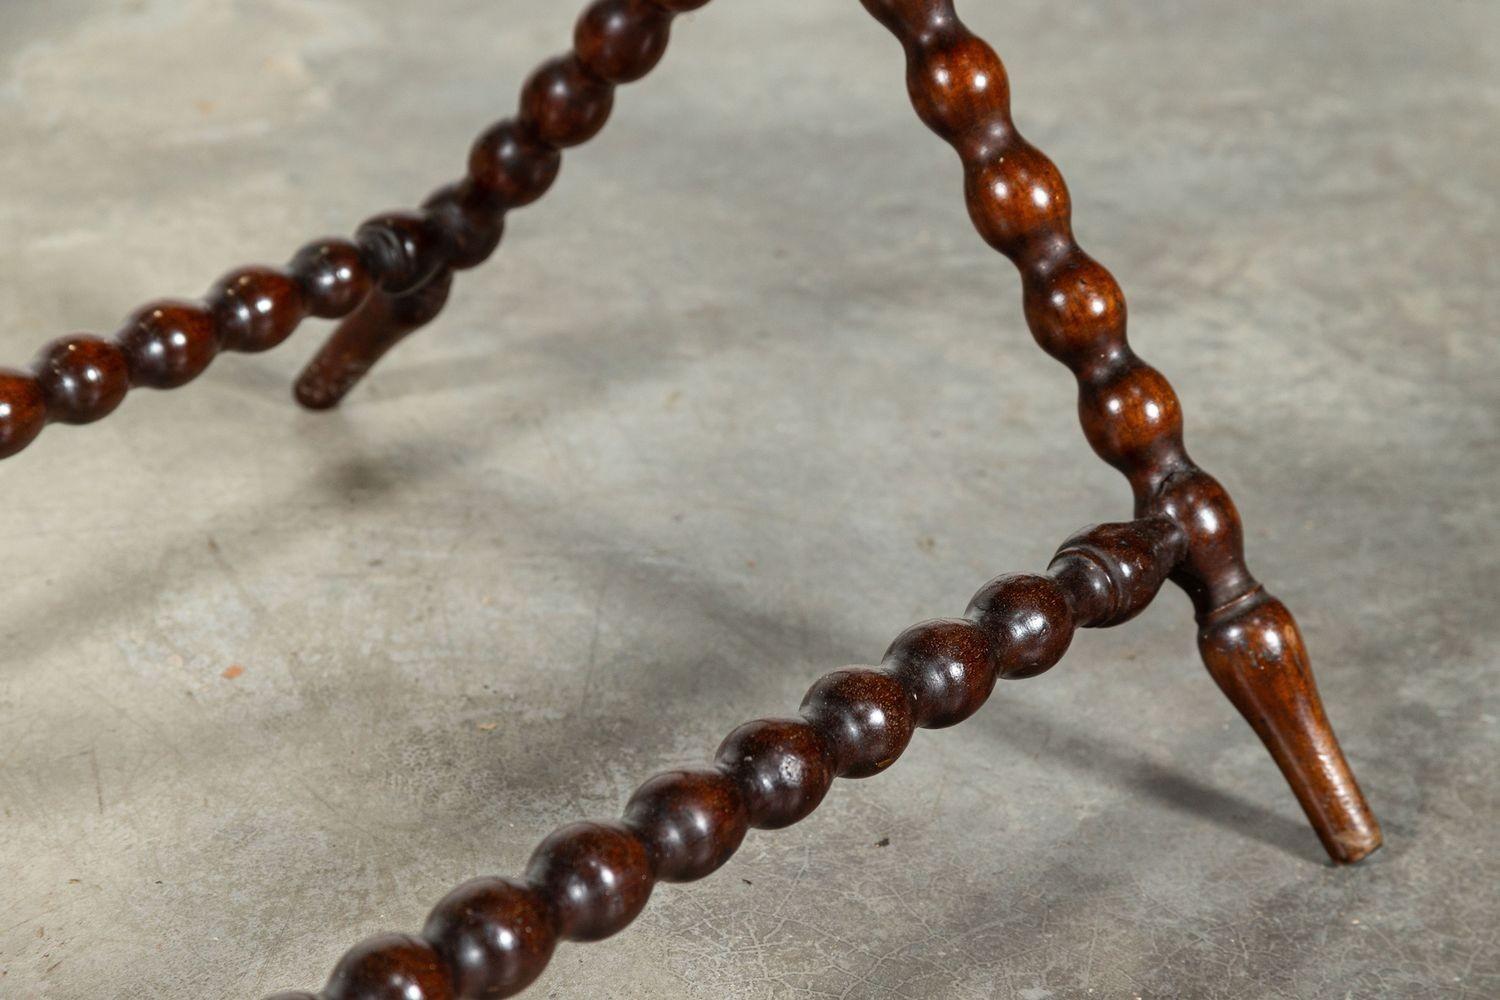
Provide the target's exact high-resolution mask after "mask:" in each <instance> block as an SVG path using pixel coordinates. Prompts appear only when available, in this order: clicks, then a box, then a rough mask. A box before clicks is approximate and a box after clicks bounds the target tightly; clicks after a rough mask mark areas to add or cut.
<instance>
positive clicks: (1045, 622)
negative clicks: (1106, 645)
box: [964, 573, 1074, 680]
mask: <svg viewBox="0 0 1500 1000" xmlns="http://www.w3.org/2000/svg"><path fill="white" fill-rule="evenodd" d="M964 616H965V617H966V618H968V619H970V620H971V621H973V622H975V623H976V624H978V626H979V627H980V628H982V629H983V630H984V631H985V632H986V633H988V634H989V636H990V640H991V642H993V643H994V650H995V654H994V655H995V663H996V668H997V670H998V672H999V675H1000V676H1001V677H1004V678H1006V679H1007V680H1018V679H1020V678H1023V677H1035V676H1036V675H1037V674H1040V673H1042V672H1044V671H1047V670H1050V669H1052V667H1053V666H1055V665H1056V663H1057V661H1058V660H1060V659H1062V655H1063V653H1065V652H1067V650H1068V644H1069V643H1071V642H1072V641H1073V629H1074V623H1073V614H1072V610H1071V609H1070V608H1069V607H1068V599H1067V596H1066V595H1065V594H1064V593H1063V591H1062V588H1060V587H1059V586H1058V585H1057V583H1056V581H1054V580H1050V579H1048V578H1047V577H1045V576H1033V575H1031V574H1028V573H1012V574H1008V575H1006V576H999V577H996V578H995V579H993V580H991V581H990V582H989V583H987V584H985V585H984V586H983V587H982V588H980V590H979V593H977V594H975V595H974V599H973V600H972V601H970V602H969V609H968V611H966V612H965V613H964Z"/></svg>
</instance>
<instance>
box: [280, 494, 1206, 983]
mask: <svg viewBox="0 0 1500 1000" xmlns="http://www.w3.org/2000/svg"><path fill="white" fill-rule="evenodd" d="M1185 553H1186V538H1185V536H1184V534H1183V533H1182V531H1181V530H1180V529H1179V528H1178V527H1177V525H1176V524H1175V523H1174V522H1173V521H1171V520H1169V519H1167V518H1163V517H1149V518H1144V519H1141V520H1139V521H1134V522H1130V523H1127V524H1106V525H1098V526H1095V527H1093V528H1088V529H1085V530H1083V531H1080V532H1079V533H1077V534H1076V535H1074V536H1073V537H1071V538H1070V539H1068V541H1067V542H1066V543H1064V545H1063V547H1062V548H1061V549H1059V550H1058V553H1057V556H1056V557H1055V558H1054V559H1053V560H1052V563H1051V566H1050V567H1049V569H1048V571H1047V573H1046V574H1045V575H1040V576H1034V575H1026V574H1009V575H1006V576H1000V577H997V578H995V579H994V580H991V581H990V582H989V583H987V584H986V585H985V586H984V587H982V588H980V590H979V592H978V593H976V594H975V595H974V598H973V600H972V601H970V602H969V609H968V611H967V612H966V613H965V615H964V617H962V618H953V619H939V620H935V621H927V622H922V623H921V624H919V625H914V626H912V627H911V628H909V629H907V630H906V631H905V632H903V633H901V635H899V636H898V637H897V638H896V640H895V641H894V642H892V643H891V645H890V647H889V648H888V649H887V651H886V653H885V656H884V657H883V658H882V660H881V662H880V664H879V665H878V666H852V667H845V668H843V669H840V670H835V671H833V672H832V673H829V674H827V675H825V676H823V677H822V678H820V679H819V680H817V681H815V682H814V683H813V685H812V687H811V688H809V690H808V692H807V695H806V697H804V698H803V699H802V705H801V707H800V709H799V710H798V713H797V715H796V716H791V717H786V718H770V719H758V720H756V721H754V722H747V723H745V724H744V725H742V726H740V727H739V728H737V729H735V730H734V731H733V732H731V733H730V734H729V735H728V736H727V737H726V738H725V739H724V742H723V743H721V744H720V745H719V749H718V752H717V753H715V754H714V756H713V762H712V764H711V765H708V766H705V767H702V768H696V769H691V770H682V771H668V772H666V773H663V774H658V775H656V776H655V777H653V778H650V779H649V780H647V781H646V782H645V783H644V784H643V785H641V786H640V787H639V788H638V789H636V791H635V793H634V794H633V795H631V797H630V799H629V801H628V802H626V804H625V808H624V811H623V815H622V816H621V818H620V819H619V820H611V821H607V822H580V823H572V824H570V825H568V826H564V827H562V828H561V829H559V830H557V831H555V832H554V833H552V834H551V835H550V836H548V837H547V838H546V839H545V840H543V841H542V843H541V844H539V845H538V846H537V848H536V850H535V851H534V852H533V853H532V855H531V860H530V861H529V862H528V863H527V865H526V870H525V873H524V875H523V876H522V877H520V878H502V877H498V876H490V877H485V878H479V879H474V880H471V881H469V882H466V883H464V884H463V885H460V886H459V887H458V888H456V889H454V890H453V891H452V892H451V893H449V894H448V895H447V896H445V897H444V898H443V899H442V900H441V901H440V902H439V903H438V904H437V906H436V907H435V908H434V909H433V911H432V913H431V915H430V916H428V918H427V922H426V924H425V926H424V928H423V931H422V936H421V937H420V938H413V937H409V936H406V935H402V934H385V935H380V936H377V937H374V938H370V939H368V940H366V941H362V942H360V943H359V944H357V945H355V947H354V948H353V949H351V950H350V952H349V953H348V954H347V955H345V956H344V957H343V958H342V959H341V960H340V961H339V963H338V965H337V966H336V968H335V970H334V972H333V975H332V977H331V978H330V979H329V981H328V983H327V985H326V986H325V987H324V989H323V991H322V992H321V993H320V994H316V996H317V997H319V998H321V1000H454V998H465V1000H481V998H483V1000H492V998H499V997H509V996H514V995H515V994H517V993H519V992H521V991H522V990H524V989H525V988H526V987H527V986H529V985H530V984H531V983H533V982H535V981H536V979H537V977H538V976H540V975H541V973H542V970H543V969H544V968H545V967H546V965H547V963H548V961H549V960H550V959H551V957H552V955H553V952H554V950H555V949H556V947H557V944H558V943H559V942H561V941H598V940H601V939H603V938H607V937H610V936H611V935H613V934H617V933H619V932H620V931H621V930H623V929H624V928H625V927H626V926H627V925H628V924H629V923H630V922H631V921H632V920H634V919H635V918H636V917H637V916H638V915H639V914H640V912H641V911H642V910H643V909H644V908H645V906H646V904H647V902H648V901H649V900H650V898H651V892H652V889H653V887H654V886H655V885H656V883H658V882H688V881H693V880H695V879H700V878H704V877H706V876H708V875H711V874H712V873H713V872H715V871H717V870H718V869H719V868H720V867H721V866H722V865H723V864H724V863H725V862H726V861H728V860H729V858H730V857H731V856H732V855H733V854H734V852H735V851H736V850H737V849H738V848H739V847H740V845H741V843H742V842H743V841H744V839H745V837H746V835H747V834H748V833H749V831H750V830H752V829H761V830H773V829H780V828H783V827H786V826H790V825H792V824H793V823H796V822H797V821H799V820H801V819H805V818H806V817H807V816H808V815H809V814H811V813H812V811H813V810H814V809H816V808H817V806H818V804H819V803H820V802H822V801H823V798H824V796H826V795H827V794H828V792H829V790H830V788H831V787H832V785H833V780H834V778H836V777H841V778H868V777H871V776H873V775H876V774H879V773H880V772H882V771H884V770H885V769H887V768H889V767H891V766H892V765H893V764H895V763H896V761H897V759H898V758H900V756H901V754H902V752H903V751H904V750H905V749H906V748H907V746H908V745H909V744H910V742H911V740H912V738H913V736H914V735H915V733H916V730H918V729H941V728H944V727H947V726H952V725H955V724H957V723H959V722H962V721H963V720H964V719H966V718H968V717H969V716H971V715H973V714H974V713H975V712H977V711H978V710H979V709H980V708H981V707H982V706H983V705H984V703H985V701H986V700H987V699H988V698H989V696H990V694H991V692H992V691H993V690H994V687H995V684H996V681H998V680H999V679H1001V678H1020V677H1031V676H1035V675H1036V674H1039V673H1041V672H1043V671H1045V670H1048V669H1050V668H1051V667H1052V666H1053V665H1055V664H1056V663H1057V661H1058V660H1059V659H1061V658H1062V655H1063V654H1064V653H1065V652H1066V651H1067V648H1068V645H1069V643H1070V642H1071V641H1072V639H1073V634H1074V632H1075V631H1076V630H1077V629H1080V628H1097V627H1103V626H1106V625H1111V624H1116V623H1118V622H1119V621H1122V620H1123V619H1124V618H1125V617H1128V613H1127V612H1128V609H1138V608H1141V607H1144V606H1145V605H1146V604H1147V603H1148V602H1149V601H1150V600H1151V597H1152V595H1154V594H1155V593H1156V592H1157V591H1158V590H1159V589H1160V587H1161V585H1162V583H1163V582H1165V580H1166V579H1167V576H1168V574H1169V573H1171V572H1172V569H1173V568H1174V567H1175V566H1177V565H1178V564H1179V562H1180V560H1181V559H1182V558H1183V556H1184V555H1185ZM314 996H315V995H314V994H310V993H308V994H299V993H290V994H278V997H280V998H281V1000H290V998H312V997H314ZM272 1000H276V998H272Z"/></svg>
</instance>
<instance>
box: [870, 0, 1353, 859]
mask: <svg viewBox="0 0 1500 1000" xmlns="http://www.w3.org/2000/svg"><path fill="white" fill-rule="evenodd" d="M861 2H862V3H863V4H864V6H865V8H866V9H867V10H868V11H869V12H870V13H871V14H872V15H873V16H874V17H875V18H876V20H878V21H879V22H880V23H881V24H883V25H885V27H887V28H888V29H890V31H891V33H892V34H894V35H895V36H896V38H897V40H898V41H900V43H901V46H902V48H903V49H904V50H905V53H906V86H907V91H908V93H909V94H910V96H911V101H912V106H913V107H914V108H915V109H916V112H917V115H918V116H919V117H920V118H921V119H922V121H923V122H924V123H925V124H926V125H927V126H928V127H929V128H930V129H932V130H933V131H934V132H936V133H937V134H938V135H939V136H941V137H942V138H943V139H944V140H946V141H947V142H948V143H949V144H950V145H952V146H953V148H954V150H955V152H957V153H958V156H959V159H960V160H961V161H962V163H963V168H964V194H965V197H966V200H967V202H968V208H969V216H970V218H971V219H972V220H973V222H974V225H975V227H976V228H977V229H978V230H979V233H980V235H981V236H983V237H984V239H985V241H986V242H988V243H989V244H990V245H991V246H992V247H994V248H995V249H996V250H998V251H1000V252H1001V253H1003V254H1004V255H1005V256H1007V257H1009V258H1010V260H1011V261H1012V262H1013V263H1014V264H1015V265H1016V267H1017V268H1018V269H1019V270H1020V272H1021V282H1022V289H1023V291H1024V294H1025V306H1026V320H1027V323H1028V324H1029V325H1030V327H1031V331H1032V334H1033V335H1034V336H1035V337H1036V340H1037V343H1039V344H1040V345H1041V347H1042V348H1043V350H1045V351H1046V352H1047V353H1048V354H1051V355H1052V356H1053V357H1054V358H1056V359H1057V360H1059V361H1061V362H1062V363H1063V364H1065V365H1067V366H1068V368H1069V369H1070V370H1071V371H1072V372H1073V375H1074V377H1075V378H1077V380H1078V414H1079V418H1080V420H1081V421H1082V423H1083V431H1084V435H1085V436H1086V437H1087V438H1088V441H1089V444H1090V445H1092V446H1093V448H1094V451H1095V452H1097V453H1098V455H1099V457H1101V458H1103V459H1104V460H1105V461H1106V462H1108V463H1109V464H1111V465H1113V466H1114V467H1115V468H1117V469H1119V470H1120V471H1121V472H1122V473H1124V474H1125V477H1126V478H1127V479H1128V480H1129V481H1130V485H1131V488H1132V491H1133V492H1134V494H1135V506H1136V515H1137V517H1147V516H1151V515H1158V516H1163V517H1165V518H1167V519H1169V520H1170V521H1171V522H1173V523H1174V524H1176V525H1177V526H1178V527H1179V528H1180V529H1181V530H1182V532H1183V533H1184V537H1185V539H1186V545H1187V551H1186V555H1185V556H1184V558H1183V561H1182V563H1181V564H1180V565H1179V566H1178V567H1177V569H1176V570H1175V571H1174V572H1173V575H1172V579H1173V580H1174V581H1175V582H1176V583H1177V584H1178V585H1180V586H1181V587H1182V588H1183V589H1184V590H1186V591H1187V592H1188V594H1189V596H1190V597H1191V598H1192V599H1193V604H1194V606H1195V607H1196V608H1197V612H1198V616H1199V621H1200V623H1201V624H1202V634H1201V638H1200V647H1201V649H1202V651H1203V656H1204V660H1205V661H1206V662H1207V663H1208V667H1209V671H1210V672H1211V673H1212V674H1213V676H1214V678H1215V679H1216V680H1217V681H1218V682H1219V685H1220V687H1222V688H1223V689H1224V691H1225V693H1226V694H1228V695H1229V697H1230V699H1231V700H1232V701H1233V702H1234V703H1235V705H1236V706H1237V707H1238V708H1239V709H1240V711H1241V712H1242V713H1244V715H1245V717H1246V718H1247V719H1249V720H1250V723H1251V725H1252V726H1254V727H1255V729H1256V731H1257V732H1258V733H1260V735H1261V738H1262V739H1263V740H1265V743H1266V746H1267V747H1269V748H1270V750H1271V753H1272V755H1273V756H1274V757H1275V758H1276V762H1277V763H1278V764H1280V765H1281V769H1282V772H1283V773H1284V774H1285V775H1286V777H1287V780H1288V781H1290V782H1291V785H1292V790H1293V792H1295V793H1296V795H1297V798H1298V800H1299V801H1300V802H1301V803H1302V806H1303V808H1304V809H1305V810H1306V811H1307V815H1308V818H1309V819H1310V820H1311V821H1312V824H1313V827H1314V828H1315V829H1316V830H1317V833H1318V836H1319V838H1320V839H1321V840H1322V841H1323V845H1324V846H1325V847H1326V848H1327V849H1328V853H1329V855H1330V856H1332V857H1333V859H1334V860H1335V861H1339V862H1351V861H1358V860H1359V859H1360V858H1363V857H1364V856H1366V855H1367V854H1369V853H1370V852H1371V851H1373V850H1374V849H1375V848H1376V847H1378V846H1380V828H1379V827H1378V826H1377V825H1376V823H1375V819H1374V817H1373V816H1372V815H1371V814H1370V811H1369V808H1368V806H1366V805H1365V801H1364V797H1363V796H1362V795H1361V794H1360V791H1359V786H1358V785H1357V784H1355V781H1354V776H1353V775H1352V774H1351V773H1350V771H1349V766H1348V764H1347V763H1345V761H1344V757H1343V754H1342V753H1341V752H1340V751H1339V746H1338V742H1337V740H1335V739H1334V736H1333V731H1332V729H1330V728H1329V726H1328V720H1327V719H1326V718H1325V717H1324V715H1323V708H1322V705H1321V704H1320V703H1319V701H1318V694H1317V690H1316V688H1315V687H1314V686H1313V683H1312V675H1311V673H1309V671H1308V667H1307V654H1306V652H1305V650H1304V649H1303V647H1302V639H1301V637H1300V636H1299V635H1298V634H1297V631H1296V626H1295V625H1294V624H1293V622H1292V618H1291V615H1290V613H1288V612H1287V610H1286V609H1285V608H1284V607H1283V606H1282V605H1281V603H1280V602H1278V601H1276V600H1275V599H1274V598H1271V597H1269V596H1268V595H1266V594H1265V592H1264V591H1263V590H1262V589H1261V587H1260V585H1259V584H1258V583H1257V582H1256V580H1255V578H1254V577H1253V576H1251V575H1250V571H1249V570H1248V569H1247V568H1246V566H1245V559H1244V554H1243V545H1242V540H1241V531H1240V519H1239V514H1238V513H1237V512H1236V511H1235V508H1234V502H1233V501H1232V500H1230V498H1229V494H1228V492H1226V491H1225V489H1224V488H1223V487H1222V486H1221V485H1219V483H1218V482H1217V481H1216V480H1215V479H1214V478H1213V477H1212V476H1210V475H1209V474H1208V473H1207V472H1205V471H1204V470H1203V469H1202V468H1200V467H1199V466H1198V465H1197V464H1196V463H1195V462H1193V460H1192V459H1191V458H1189V457H1188V453H1187V450H1186V448H1184V447H1183V443H1182V408H1181V405H1180V404H1179V402H1178V399H1177V395H1176V393H1174V392H1173V391H1172V387H1171V385H1170V384H1168V382H1167V380H1166V378H1165V377H1164V376H1163V375H1162V374H1161V372H1159V371H1157V370H1156V369H1155V368H1153V367H1151V366H1150V365H1148V364H1147V363H1146V362H1145V361H1144V360H1142V359H1141V358H1140V357H1139V356H1138V355H1137V354H1136V353H1135V352H1134V351H1132V350H1131V348H1130V345H1129V343H1128V342H1127V340H1126V337H1125V319H1126V311H1125V296H1124V294H1123V293H1122V292H1121V291H1120V286H1119V285H1118V284H1117V283H1116V282H1115V279H1114V277H1113V276H1112V275H1111V274H1110V273H1109V271H1107V270H1106V269H1105V268H1104V266H1103V265H1101V264H1100V263H1099V262H1098V261H1096V260H1094V259H1093V258H1092V257H1090V256H1089V255H1088V254H1086V253H1084V251H1083V249H1082V248H1081V247H1080V246H1079V245H1078V242H1077V241H1076V240H1075V239H1074V237H1073V227H1072V203H1071V199H1070V198H1069V195H1068V187H1067V185H1066V184H1065V183H1064V182H1063V178H1062V174H1061V173H1060V172H1059V171H1058V169H1057V166H1056V165H1055V164H1054V163H1053V162H1052V161H1051V160H1050V159H1048V158H1047V156H1046V155H1045V154H1043V153H1042V152H1041V150H1039V149H1037V148H1036V147H1035V146H1033V145H1031V143H1029V142H1027V141H1026V139H1025V138H1024V137H1023V136H1022V135H1021V133H1020V132H1019V131H1018V130H1017V128H1016V125H1015V122H1014V121H1012V120H1011V116H1010V86H1009V81H1008V80H1007V78H1006V74H1005V67H1004V66H1003V65H1002V64H1001V62H1000V59H999V57H998V56H996V55H995V52H994V50H993V49H991V48H990V47H989V45H988V44H986V43H985V41H984V40H983V39H982V38H979V37H978V36H977V35H975V34H973V33H972V32H971V31H969V29H968V28H967V27H965V26H964V24H963V22H962V21H961V20H959V17H958V14H957V12H956V11H955V10H954V7H953V0H861Z"/></svg>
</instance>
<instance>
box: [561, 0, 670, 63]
mask: <svg viewBox="0 0 1500 1000" xmlns="http://www.w3.org/2000/svg"><path fill="white" fill-rule="evenodd" d="M671 30H672V16H671V14H669V13H668V12H667V11H665V10H663V9H662V8H661V7H660V6H659V5H657V4H654V3H652V2H651V0H599V2H598V3H595V4H594V5H593V6H591V7H589V8H588V9H587V10H585V11H584V12H583V16H582V17H580V18H579V19H578V25H577V27H576V28H575V29H574V31H573V47H574V49H575V50H576V51H577V53H578V59H579V61H581V62H582V63H583V64H584V65H585V66H587V67H588V68H589V71H590V72H592V73H593V74H594V75H595V76H597V77H599V78H600V79H601V80H608V81H609V82H610V83H630V82H631V81H633V80H639V79H640V78H641V77H643V76H645V75H646V74H647V73H649V72H651V70H652V68H653V67H654V66H655V65H656V64H657V63H658V62H660V61H661V57H662V53H664V52H666V51H667V40H668V38H669V37H670V35H671Z"/></svg>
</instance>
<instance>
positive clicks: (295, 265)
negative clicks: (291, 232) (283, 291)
mask: <svg viewBox="0 0 1500 1000" xmlns="http://www.w3.org/2000/svg"><path fill="white" fill-rule="evenodd" d="M291 272H292V275H293V276H294V277H295V278H296V279H297V283H298V284H299V285H300V286H301V287H302V295H303V298H304V300H305V301H306V303H307V311H308V312H309V313H311V314H312V315H314V316H317V317H318V318H320V319H342V318H343V317H345V316H347V315H349V314H350V313H352V312H353V311H354V310H356V309H358V308H359V305H360V303H361V302H363V301H364V300H365V299H366V298H367V297H368V296H369V294H370V288H371V281H370V271H369V268H368V267H366V266H365V262H364V260H363V259H362V258H361V257H360V253H359V247H357V246H355V245H354V244H353V243H351V242H350V241H349V240H343V239H337V238H332V239H324V240H318V241H316V242H314V243H309V244H308V245H307V246H305V247H303V248H302V249H301V250H298V251H297V255H296V256H295V257H293V258H292V263H291Z"/></svg>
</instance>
